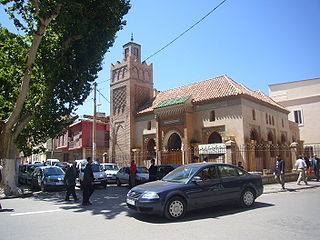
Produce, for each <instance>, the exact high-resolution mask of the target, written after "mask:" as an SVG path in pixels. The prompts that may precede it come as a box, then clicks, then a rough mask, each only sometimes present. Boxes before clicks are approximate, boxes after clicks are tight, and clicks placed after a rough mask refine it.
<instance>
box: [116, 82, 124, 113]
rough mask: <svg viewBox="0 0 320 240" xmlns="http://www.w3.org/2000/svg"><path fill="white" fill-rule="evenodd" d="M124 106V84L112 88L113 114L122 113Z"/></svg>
mask: <svg viewBox="0 0 320 240" xmlns="http://www.w3.org/2000/svg"><path fill="white" fill-rule="evenodd" d="M125 107H126V86H124V87H120V88H116V89H114V90H113V114H114V115H116V114H119V113H120V112H121V113H123V111H124V109H125Z"/></svg>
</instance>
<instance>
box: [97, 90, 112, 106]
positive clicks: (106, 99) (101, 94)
mask: <svg viewBox="0 0 320 240" xmlns="http://www.w3.org/2000/svg"><path fill="white" fill-rule="evenodd" d="M97 92H99V93H100V95H101V96H102V97H103V98H104V99H105V100H106V101H107V102H108V103H110V101H109V100H108V99H107V98H106V97H105V96H103V94H102V93H101V92H100V90H99V89H97Z"/></svg>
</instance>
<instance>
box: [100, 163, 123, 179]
mask: <svg viewBox="0 0 320 240" xmlns="http://www.w3.org/2000/svg"><path fill="white" fill-rule="evenodd" d="M100 166H101V169H102V170H103V171H104V172H105V173H106V174H107V182H108V183H115V182H116V174H117V172H118V171H119V168H118V165H117V164H115V163H101V164H100Z"/></svg>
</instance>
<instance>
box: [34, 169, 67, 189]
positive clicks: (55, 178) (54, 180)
mask: <svg viewBox="0 0 320 240" xmlns="http://www.w3.org/2000/svg"><path fill="white" fill-rule="evenodd" d="M64 175H65V173H64V171H63V170H62V169H61V168H60V167H57V166H41V167H37V168H36V169H35V170H34V171H33V173H32V175H31V181H30V182H31V183H30V188H31V189H41V191H47V190H49V189H59V190H62V189H64V188H65V183H64Z"/></svg>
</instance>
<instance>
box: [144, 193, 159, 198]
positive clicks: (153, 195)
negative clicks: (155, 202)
mask: <svg viewBox="0 0 320 240" xmlns="http://www.w3.org/2000/svg"><path fill="white" fill-rule="evenodd" d="M141 198H143V199H158V198H160V197H159V195H158V194H157V193H155V192H145V193H144V194H143V195H142V196H141Z"/></svg>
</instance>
